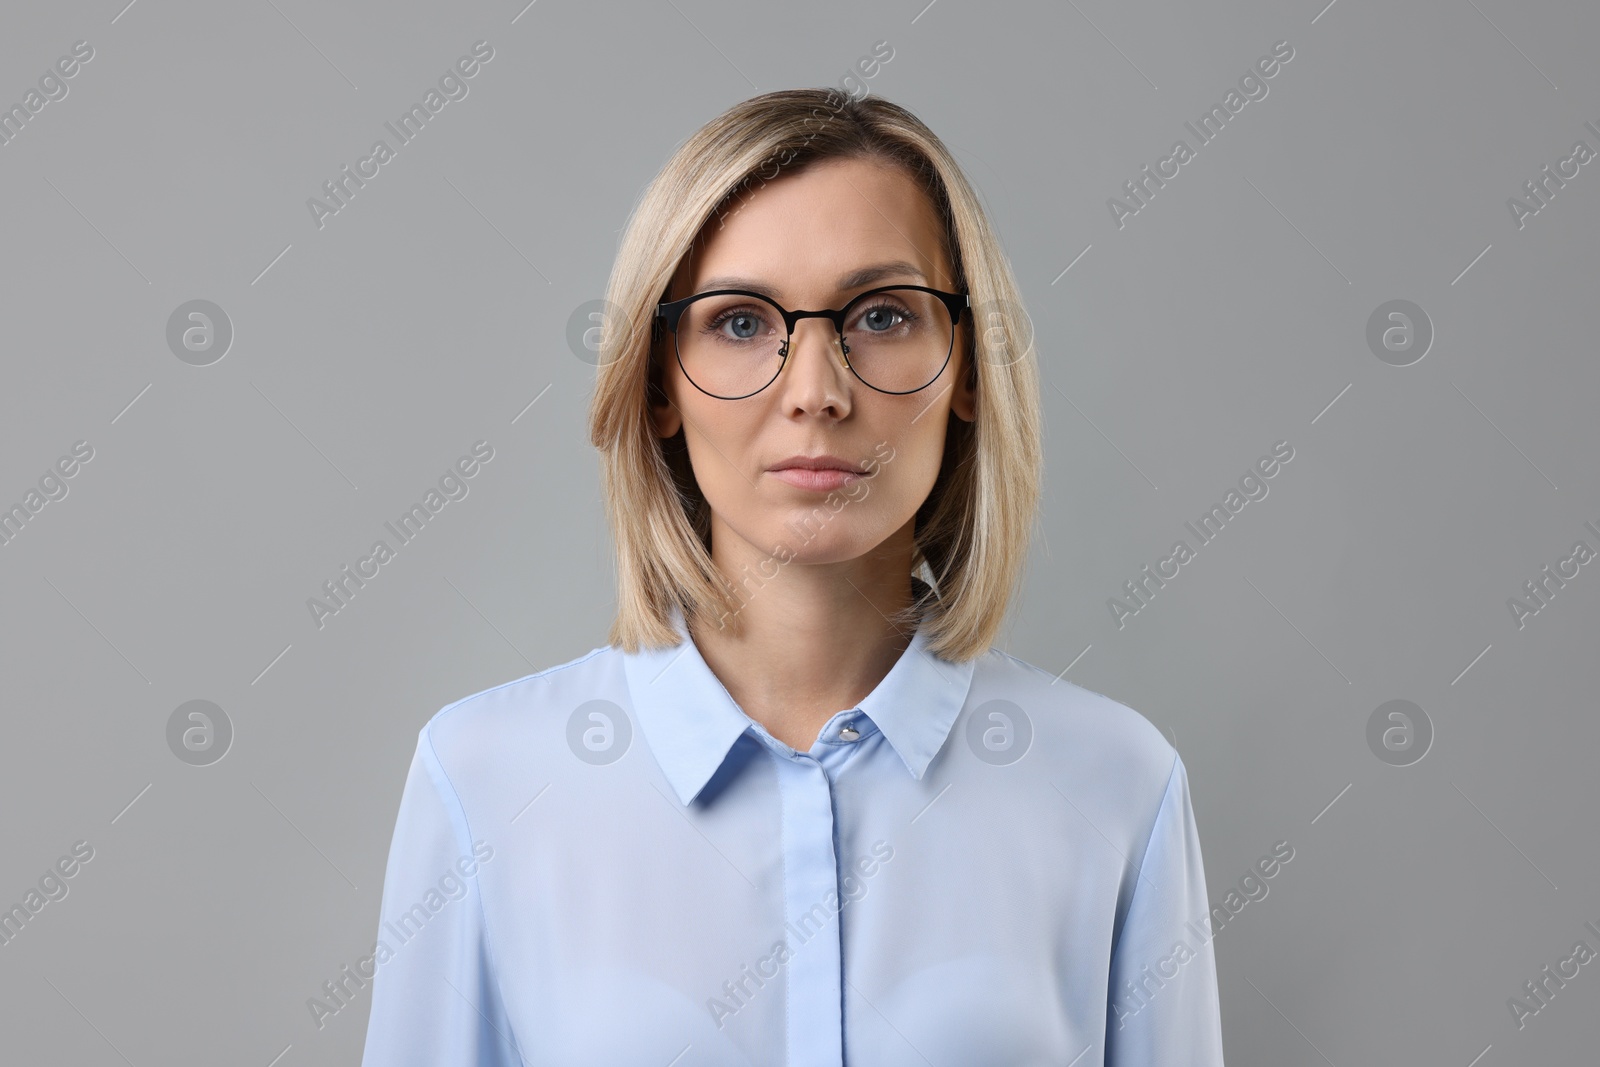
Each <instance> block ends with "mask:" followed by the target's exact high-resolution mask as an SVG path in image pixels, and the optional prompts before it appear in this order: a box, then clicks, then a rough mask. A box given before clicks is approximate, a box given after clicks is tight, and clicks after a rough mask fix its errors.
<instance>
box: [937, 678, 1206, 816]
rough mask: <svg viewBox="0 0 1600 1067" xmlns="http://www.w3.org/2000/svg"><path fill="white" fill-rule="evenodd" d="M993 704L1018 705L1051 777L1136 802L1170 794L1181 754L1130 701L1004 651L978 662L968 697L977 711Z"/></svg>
mask: <svg viewBox="0 0 1600 1067" xmlns="http://www.w3.org/2000/svg"><path fill="white" fill-rule="evenodd" d="M989 701H1008V702H1010V703H1011V704H1014V705H1016V708H1017V712H1020V715H1021V716H1022V717H1024V718H1025V719H1026V722H1027V727H1028V729H1029V730H1030V732H1031V738H1032V740H1031V744H1032V746H1033V747H1034V748H1035V749H1036V750H1037V751H1036V752H1034V751H1030V753H1029V754H1028V755H1029V756H1036V757H1037V758H1036V759H1035V760H1034V765H1035V767H1036V768H1037V769H1038V770H1039V771H1040V772H1041V773H1044V774H1046V775H1049V776H1050V777H1051V778H1052V779H1056V778H1061V779H1065V780H1076V781H1078V782H1080V783H1084V784H1085V785H1090V784H1096V785H1100V786H1103V787H1104V788H1105V789H1106V790H1109V791H1112V792H1114V793H1116V794H1118V795H1119V796H1120V797H1121V798H1122V799H1123V801H1124V802H1126V801H1128V800H1133V801H1134V802H1135V806H1138V807H1144V806H1148V805H1150V804H1156V805H1159V803H1160V802H1161V800H1162V798H1163V796H1164V795H1165V793H1166V790H1167V783H1168V781H1169V779H1170V778H1171V777H1172V774H1173V772H1174V770H1175V769H1176V767H1177V764H1178V751H1177V749H1176V748H1174V747H1173V746H1172V744H1171V743H1170V742H1169V741H1168V740H1167V738H1166V736H1165V735H1164V734H1162V732H1161V730H1160V729H1158V728H1157V727H1156V725H1155V724H1154V723H1153V722H1151V721H1150V720H1149V719H1148V718H1146V717H1145V716H1144V715H1143V714H1141V713H1140V712H1138V711H1135V710H1134V709H1133V708H1131V707H1129V706H1128V705H1127V704H1124V703H1122V702H1121V701H1119V700H1115V699H1113V698H1111V697H1109V696H1106V695H1105V694H1104V693H1097V692H1095V691H1094V690H1092V689H1085V688H1084V687H1083V686H1080V685H1077V684H1075V683H1073V682H1069V681H1067V680H1066V679H1064V678H1060V677H1058V676H1056V675H1054V674H1052V673H1050V672H1049V671H1045V670H1043V669H1041V668H1039V667H1036V666H1034V665H1033V664H1031V663H1029V662H1027V661H1026V660H1022V659H1019V658H1017V657H1016V656H1013V655H1011V654H1010V653H1007V652H1003V651H1001V650H1000V649H998V648H993V649H990V650H989V652H988V653H987V654H985V655H984V656H983V657H981V658H980V659H979V660H978V662H977V666H976V669H975V670H974V672H973V680H972V688H971V691H970V693H969V696H968V704H969V707H970V709H971V711H972V713H974V714H979V715H982V714H983V713H984V705H985V704H986V703H987V702H989ZM995 706H996V707H998V708H1003V705H995ZM1017 712H1013V714H1016V713H1017ZM1023 762H1026V760H1024V761H1023Z"/></svg>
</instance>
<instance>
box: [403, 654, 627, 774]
mask: <svg viewBox="0 0 1600 1067" xmlns="http://www.w3.org/2000/svg"><path fill="white" fill-rule="evenodd" d="M619 657H620V653H619V652H618V651H617V650H616V649H615V648H613V647H612V646H610V645H602V646H601V647H599V648H594V649H591V650H590V651H588V652H586V653H584V654H583V655H581V656H578V657H575V658H573V659H570V660H568V661H567V662H565V663H559V664H556V665H555V666H553V667H546V668H545V669H543V670H540V671H536V672H535V673H533V674H528V675H524V676H523V677H521V678H517V679H514V680H512V681H509V682H503V683H501V684H499V685H495V686H491V687H490V688H488V689H484V690H480V691H479V692H476V693H472V694H470V695H468V696H464V697H462V698H461V699H459V700H455V701H452V702H451V703H449V704H446V705H445V706H444V707H442V708H440V709H439V710H438V711H437V712H435V713H434V714H433V715H432V717H430V718H429V719H428V721H427V722H426V723H424V724H423V726H422V728H421V730H419V731H418V738H417V741H418V747H419V749H421V750H423V752H424V754H425V757H427V758H432V759H435V760H437V761H438V763H439V764H440V766H441V767H442V769H444V770H445V772H446V774H447V775H448V776H449V777H450V778H451V779H454V780H456V784H457V785H458V786H459V784H460V782H459V779H460V778H461V777H464V776H465V777H476V776H478V775H479V774H480V772H483V771H486V770H488V769H489V767H490V766H491V765H492V764H493V763H494V762H495V761H497V760H503V759H504V758H505V757H506V756H507V755H508V754H511V753H516V754H518V755H520V756H521V757H522V758H524V759H527V758H528V757H529V756H531V755H533V754H536V753H537V752H539V751H541V750H543V749H544V748H545V745H544V743H543V742H544V739H546V738H548V737H549V736H550V735H551V731H552V730H555V731H558V732H559V731H564V730H565V727H566V720H567V718H568V716H569V715H570V713H571V712H572V711H573V710H574V709H575V708H577V707H578V706H579V705H580V704H583V703H585V702H587V701H590V700H596V699H615V693H616V692H617V686H618V684H619V683H620V676H621V667H620V659H619Z"/></svg>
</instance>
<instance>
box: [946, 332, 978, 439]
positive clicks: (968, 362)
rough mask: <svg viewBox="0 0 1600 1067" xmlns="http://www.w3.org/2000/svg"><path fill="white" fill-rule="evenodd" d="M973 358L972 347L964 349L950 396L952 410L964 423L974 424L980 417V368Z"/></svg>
mask: <svg viewBox="0 0 1600 1067" xmlns="http://www.w3.org/2000/svg"><path fill="white" fill-rule="evenodd" d="M972 356H973V350H972V349H971V348H970V347H969V348H966V349H964V351H963V353H962V356H961V366H960V367H959V368H958V373H957V376H956V384H955V388H954V389H952V390H951V396H950V410H951V411H952V412H954V413H955V416H956V418H958V419H960V420H961V421H962V422H972V421H973V420H974V419H976V418H977V417H978V367H977V364H976V363H975V362H973V358H972Z"/></svg>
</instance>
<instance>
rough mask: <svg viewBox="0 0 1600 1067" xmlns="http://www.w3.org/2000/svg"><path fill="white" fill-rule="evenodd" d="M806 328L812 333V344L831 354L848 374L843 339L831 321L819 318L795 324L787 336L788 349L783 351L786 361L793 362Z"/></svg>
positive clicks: (806, 319) (848, 366)
mask: <svg viewBox="0 0 1600 1067" xmlns="http://www.w3.org/2000/svg"><path fill="white" fill-rule="evenodd" d="M808 326H809V327H810V329H811V330H812V332H813V337H814V340H813V341H812V344H813V345H820V346H821V347H822V350H823V351H824V352H830V353H832V354H833V356H834V357H835V358H837V359H838V361H839V367H840V369H841V370H843V371H845V372H846V373H848V372H849V370H850V364H849V362H848V361H847V360H846V359H845V351H844V338H842V337H840V336H839V331H838V330H836V329H834V326H833V321H832V320H831V319H826V318H821V317H816V318H805V319H801V320H800V321H799V322H797V323H795V324H794V332H793V333H791V334H790V335H789V340H788V347H787V349H786V350H785V351H786V359H787V360H788V361H791V362H792V361H793V359H794V356H795V354H796V353H797V352H798V351H799V350H800V347H801V343H800V342H801V334H802V332H803V331H804V330H805V329H806V328H807V327H808Z"/></svg>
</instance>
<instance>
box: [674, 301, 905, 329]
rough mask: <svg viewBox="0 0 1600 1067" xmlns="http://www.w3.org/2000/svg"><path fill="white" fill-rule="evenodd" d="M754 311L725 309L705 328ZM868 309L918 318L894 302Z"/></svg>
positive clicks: (752, 309)
mask: <svg viewBox="0 0 1600 1067" xmlns="http://www.w3.org/2000/svg"><path fill="white" fill-rule="evenodd" d="M753 311H754V312H755V313H756V314H758V315H759V314H760V312H759V311H756V309H754V308H751V307H748V306H747V307H734V308H728V309H727V310H726V311H723V312H722V313H721V314H719V315H718V316H717V317H716V318H714V319H712V320H711V321H710V322H708V323H706V325H705V330H706V332H707V333H716V332H717V331H718V330H720V329H722V324H723V323H725V322H727V321H728V320H729V319H731V318H735V317H737V316H739V315H748V314H751V313H752V312H753ZM868 311H889V312H892V313H893V314H895V315H898V316H899V317H900V320H901V321H902V322H915V321H916V319H917V316H916V315H914V314H912V313H911V311H910V310H908V309H906V308H901V307H896V306H895V305H893V304H872V305H869V306H867V307H864V308H862V309H861V310H860V313H865V312H868Z"/></svg>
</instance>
